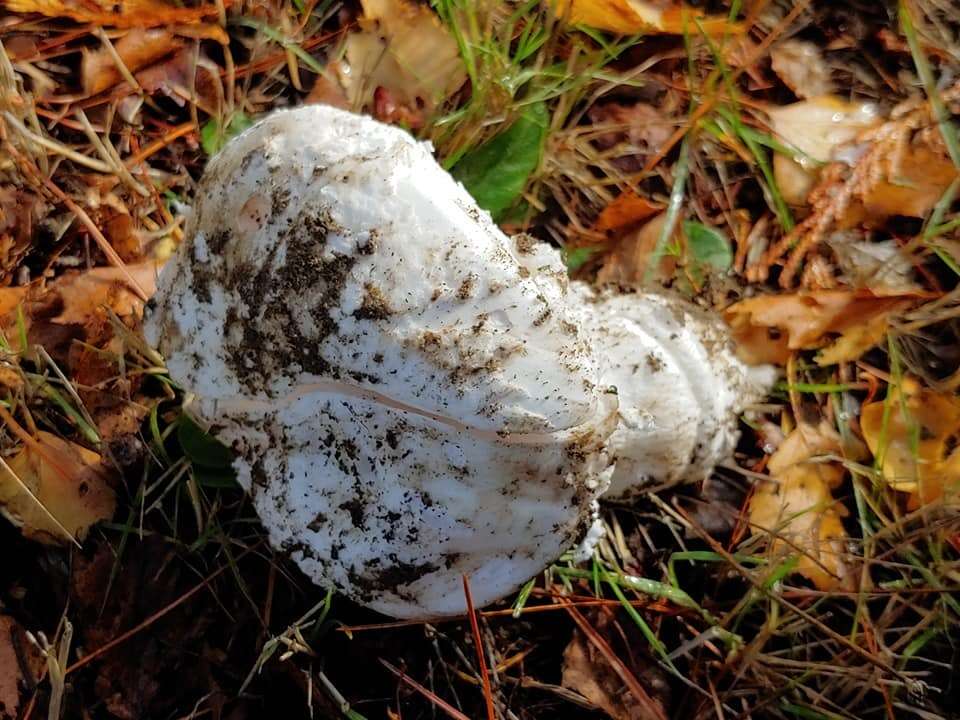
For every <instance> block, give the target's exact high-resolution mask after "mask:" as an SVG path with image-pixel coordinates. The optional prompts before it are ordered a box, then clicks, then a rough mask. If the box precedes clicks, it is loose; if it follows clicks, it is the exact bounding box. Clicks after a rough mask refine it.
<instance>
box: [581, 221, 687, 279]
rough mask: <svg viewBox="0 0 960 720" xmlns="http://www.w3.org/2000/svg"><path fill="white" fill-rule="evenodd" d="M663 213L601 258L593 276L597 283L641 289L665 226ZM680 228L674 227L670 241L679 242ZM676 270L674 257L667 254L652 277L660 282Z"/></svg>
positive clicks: (671, 275) (675, 258)
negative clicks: (639, 286) (595, 274)
mask: <svg viewBox="0 0 960 720" xmlns="http://www.w3.org/2000/svg"><path fill="white" fill-rule="evenodd" d="M666 220H667V215H666V213H660V214H659V215H657V216H656V217H654V218H653V219H651V220H649V221H647V222H646V223H645V224H644V225H643V226H642V227H640V228H639V229H637V230H635V231H634V232H632V233H630V234H629V235H627V236H625V237H624V238H623V239H622V240H621V241H620V242H619V243H618V244H617V245H616V246H615V247H614V248H613V249H612V250H611V251H610V252H609V253H608V254H607V256H606V258H604V261H603V266H602V267H601V268H600V271H599V272H598V273H597V282H598V283H601V284H604V283H613V284H618V285H642V284H644V281H645V280H646V275H647V267H648V266H649V264H650V259H651V257H652V256H653V254H654V252H655V251H656V248H657V243H658V242H659V241H660V233H661V232H662V231H663V226H664V223H666ZM682 233H683V230H682V227H681V226H680V224H679V223H678V226H677V229H676V230H675V231H674V237H673V240H674V241H679V242H682ZM676 269H677V257H676V256H675V255H671V254H668V253H664V255H663V256H662V257H661V259H660V266H659V267H658V268H657V272H656V273H655V275H656V277H657V279H659V280H661V281H663V280H668V279H670V278H672V277H673V275H674V273H675V272H676Z"/></svg>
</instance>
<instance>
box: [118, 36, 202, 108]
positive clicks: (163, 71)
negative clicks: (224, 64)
mask: <svg viewBox="0 0 960 720" xmlns="http://www.w3.org/2000/svg"><path fill="white" fill-rule="evenodd" d="M194 69H196V73H194ZM134 77H135V78H136V80H137V82H138V83H140V86H141V87H142V88H143V89H144V90H145V91H146V92H148V93H150V94H156V93H163V94H164V95H166V96H167V97H169V98H170V99H171V100H173V101H174V102H176V103H177V104H178V105H180V106H181V107H182V106H184V105H186V103H187V100H188V99H189V98H190V97H193V95H191V91H190V88H191V87H194V88H195V90H196V93H195V97H196V99H197V105H198V106H199V107H201V108H206V109H208V110H209V111H210V112H213V111H214V109H215V108H216V107H217V101H218V97H219V95H218V93H219V92H220V67H219V66H218V65H217V64H216V63H214V62H213V61H212V60H211V59H210V58H209V57H207V56H206V55H205V54H204V53H201V54H200V57H199V58H198V59H196V60H195V59H194V51H193V49H192V48H189V47H186V48H182V49H180V50H179V51H178V52H176V53H175V54H174V55H173V56H171V57H170V58H168V59H166V60H163V61H162V62H157V63H154V64H153V65H150V66H148V67H145V68H144V69H143V70H140V71H139V72H137V73H136V74H135V75H134Z"/></svg>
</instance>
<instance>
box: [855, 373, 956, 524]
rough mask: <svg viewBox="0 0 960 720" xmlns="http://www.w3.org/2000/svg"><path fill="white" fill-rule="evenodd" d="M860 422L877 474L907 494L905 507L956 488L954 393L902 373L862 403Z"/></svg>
mask: <svg viewBox="0 0 960 720" xmlns="http://www.w3.org/2000/svg"><path fill="white" fill-rule="evenodd" d="M860 428H861V430H862V431H863V438H864V440H866V442H867V446H868V447H869V448H870V452H872V453H873V454H874V457H879V458H880V459H881V460H882V463H881V468H880V469H881V473H882V475H883V479H884V480H885V481H886V482H887V484H888V485H889V486H890V487H891V488H893V489H894V490H897V491H900V492H904V493H908V494H909V495H910V502H909V504H910V507H911V508H917V507H920V506H921V505H924V504H926V503H930V502H933V501H934V500H938V499H939V498H941V497H944V496H945V495H953V494H956V493H958V492H960V398H957V397H956V396H954V395H944V394H940V393H937V392H935V391H933V390H930V389H929V388H924V387H922V386H921V385H920V383H918V382H917V381H915V380H913V379H907V380H905V381H904V382H903V383H902V384H901V385H900V386H899V387H892V388H891V389H890V391H889V394H888V396H887V399H886V400H881V401H878V402H872V403H867V404H866V405H864V406H863V408H862V410H861V415H860Z"/></svg>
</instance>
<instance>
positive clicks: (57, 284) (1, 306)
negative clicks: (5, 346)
mask: <svg viewBox="0 0 960 720" xmlns="http://www.w3.org/2000/svg"><path fill="white" fill-rule="evenodd" d="M127 270H128V271H129V273H130V274H131V275H132V276H133V278H134V280H136V281H137V283H139V285H140V287H142V288H143V289H144V291H146V293H147V294H148V295H152V294H153V293H154V292H155V290H156V278H157V274H158V273H159V270H160V268H159V266H158V265H157V264H156V263H153V262H146V263H139V264H137V265H127ZM51 293H53V294H54V295H55V296H56V297H59V298H60V301H61V303H62V309H61V310H60V312H59V314H58V315H56V316H55V317H53V318H51V319H52V320H53V322H55V323H58V324H61V325H68V324H71V323H74V324H78V325H86V324H88V323H90V322H91V321H93V320H96V319H97V318H103V317H104V310H103V308H104V307H108V308H110V309H111V310H112V311H113V312H115V313H116V314H117V315H118V316H120V317H127V316H130V315H133V314H139V313H140V311H141V310H142V307H143V303H142V302H141V301H140V299H139V298H138V297H137V295H136V294H135V293H134V292H133V290H132V289H131V288H130V286H129V285H128V284H127V280H126V276H125V275H124V274H123V273H122V272H121V271H120V270H119V269H118V268H113V267H109V268H94V269H93V270H87V271H86V272H80V273H67V274H64V275H61V276H60V277H58V278H56V279H55V280H52V281H51V282H49V283H47V286H46V288H45V289H43V290H39V289H37V288H24V287H15V288H0V330H2V331H3V332H4V333H5V334H6V336H7V337H8V338H11V337H15V336H16V333H17V332H18V328H17V320H16V308H17V305H19V304H20V303H21V302H24V316H25V318H24V319H25V320H26V324H27V329H28V330H29V326H30V301H31V300H40V301H46V299H47V297H48V296H49V295H50V294H51Z"/></svg>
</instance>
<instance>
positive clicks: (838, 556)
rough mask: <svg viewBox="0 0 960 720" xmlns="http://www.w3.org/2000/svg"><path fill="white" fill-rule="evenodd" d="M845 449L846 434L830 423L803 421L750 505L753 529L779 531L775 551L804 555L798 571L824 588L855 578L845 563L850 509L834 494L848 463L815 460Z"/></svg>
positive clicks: (772, 548)
mask: <svg viewBox="0 0 960 720" xmlns="http://www.w3.org/2000/svg"><path fill="white" fill-rule="evenodd" d="M840 452H841V448H840V437H839V435H838V434H837V433H836V431H835V430H833V428H831V427H830V426H829V425H828V424H827V423H826V422H824V423H821V425H820V426H819V427H814V426H812V425H800V426H798V427H797V428H796V429H795V430H794V431H793V432H792V433H790V434H789V435H788V436H787V438H786V439H785V440H784V441H783V444H782V445H781V446H780V447H779V449H778V450H777V451H776V452H775V453H774V454H773V455H772V456H771V458H770V463H769V465H768V469H769V471H770V481H769V482H764V483H762V484H761V485H759V486H758V487H757V489H756V492H755V493H754V495H753V497H752V498H751V499H750V506H749V512H750V524H751V532H752V533H753V534H754V535H766V534H768V533H772V534H773V535H775V536H777V537H775V539H773V541H772V542H771V546H770V551H771V553H773V554H774V555H776V556H779V555H784V554H787V555H789V554H794V555H798V562H797V567H796V572H798V573H800V574H801V575H803V576H804V577H806V578H807V579H809V580H810V581H812V582H813V584H814V585H816V586H817V587H818V588H819V589H821V590H831V589H836V588H838V587H843V588H846V587H848V586H849V585H850V584H851V581H852V579H853V576H852V574H851V570H850V568H849V567H848V566H847V564H846V563H845V562H844V554H845V552H846V551H845V548H844V544H845V542H846V533H845V532H844V529H843V523H842V521H841V517H843V515H845V514H846V509H845V508H844V507H843V506H842V505H839V504H837V503H836V502H835V501H834V499H833V496H832V495H831V493H830V490H831V489H832V488H835V487H837V486H838V485H840V483H841V482H842V481H843V475H844V469H843V466H842V465H840V464H839V463H833V462H830V463H828V462H810V460H811V459H812V458H814V457H816V456H818V455H824V454H828V453H830V454H840Z"/></svg>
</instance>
